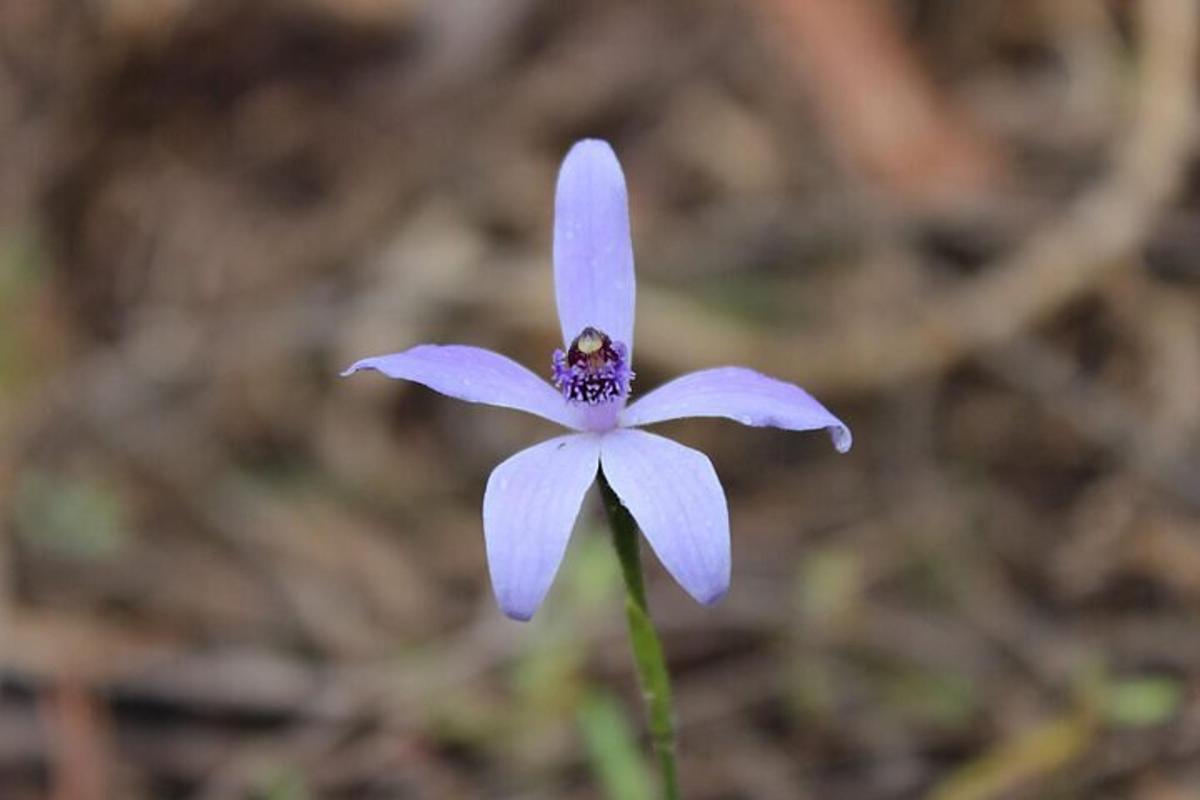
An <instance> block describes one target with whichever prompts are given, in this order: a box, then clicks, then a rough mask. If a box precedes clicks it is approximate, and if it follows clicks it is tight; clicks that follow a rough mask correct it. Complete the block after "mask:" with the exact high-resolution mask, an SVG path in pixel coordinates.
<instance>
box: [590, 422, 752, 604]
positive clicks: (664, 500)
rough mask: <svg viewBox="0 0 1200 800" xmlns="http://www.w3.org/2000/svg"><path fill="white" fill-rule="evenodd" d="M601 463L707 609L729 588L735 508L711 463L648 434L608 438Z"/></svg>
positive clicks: (663, 556) (667, 562) (667, 563)
mask: <svg viewBox="0 0 1200 800" xmlns="http://www.w3.org/2000/svg"><path fill="white" fill-rule="evenodd" d="M600 448H601V449H600V463H601V467H602V468H603V470H604V477H605V478H606V479H607V480H608V484H609V486H611V487H612V488H613V491H614V492H616V493H617V496H618V497H619V498H621V502H622V503H623V504H624V505H625V507H626V508H628V509H629V512H630V513H631V514H633V518H634V519H635V520H637V524H638V526H639V527H640V528H641V529H642V533H643V534H645V536H646V539H647V540H648V541H649V542H650V546H651V547H652V548H653V549H654V552H655V553H656V554H657V555H658V559H659V561H661V562H662V563H663V566H664V567H666V568H667V571H668V572H670V573H671V575H672V576H674V578H675V580H677V581H679V585H680V586H682V587H683V588H684V589H685V590H686V591H687V593H688V594H690V595H691V596H692V597H694V598H695V599H696V600H697V601H699V602H701V603H704V604H705V605H708V604H711V603H715V602H716V601H718V600H720V599H721V598H722V597H723V596H724V595H725V592H726V590H728V588H729V509H728V508H727V507H726V505H725V490H724V489H722V488H721V482H720V481H719V480H718V479H717V473H716V471H715V470H714V469H713V466H712V462H710V461H709V460H708V456H706V455H704V454H703V453H701V452H698V451H696V450H693V449H691V448H690V447H684V446H683V445H681V444H679V443H678V442H673V441H671V440H670V439H665V438H663V437H662V436H656V435H654V434H652V433H646V432H645V431H632V430H617V431H612V432H611V433H607V434H605V435H604V437H603V439H602V440H601V445H600Z"/></svg>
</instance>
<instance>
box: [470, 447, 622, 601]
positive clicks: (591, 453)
mask: <svg viewBox="0 0 1200 800" xmlns="http://www.w3.org/2000/svg"><path fill="white" fill-rule="evenodd" d="M599 459H600V441H599V438H598V437H596V436H592V435H586V434H585V435H571V436H559V437H557V438H554V439H551V440H549V441H546V442H542V443H541V444H537V445H534V446H533V447H530V448H528V449H525V450H522V451H521V452H519V453H517V454H516V455H514V456H512V457H511V458H509V459H508V460H507V461H505V462H504V463H502V464H501V465H500V466H498V467H496V469H494V470H493V471H492V474H491V477H489V478H488V483H487V490H486V491H485V492H484V495H483V533H484V538H485V539H486V542H487V560H488V569H489V570H490V571H491V575H492V590H493V591H494V592H495V594H496V602H497V603H498V604H499V605H500V609H501V610H502V611H503V612H504V613H505V614H507V615H508V616H510V617H512V618H513V619H518V620H527V619H529V618H530V617H532V616H533V612H534V611H537V608H538V606H539V605H541V603H542V598H544V597H545V596H546V591H547V590H548V589H549V588H550V584H551V583H552V582H553V581H554V574H555V573H556V572H557V571H558V565H559V564H560V563H561V562H562V558H563V553H564V552H565V551H566V549H567V540H568V539H570V537H571V529H572V528H573V527H574V525H575V518H576V517H577V516H579V507H580V505H581V504H582V503H583V497H584V495H585V494H586V493H587V490H588V487H590V486H591V485H592V482H593V481H595V480H596V468H597V466H598V464H599Z"/></svg>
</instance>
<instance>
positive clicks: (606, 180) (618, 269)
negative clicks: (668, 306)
mask: <svg viewBox="0 0 1200 800" xmlns="http://www.w3.org/2000/svg"><path fill="white" fill-rule="evenodd" d="M554 289H555V295H556V297H557V300H558V319H559V323H560V324H561V325H562V335H563V343H564V345H565V346H570V344H571V340H572V339H574V338H575V337H576V336H578V335H579V333H580V331H582V330H583V329H584V328H585V327H587V326H589V325H590V326H592V327H594V328H599V329H600V330H602V331H604V332H605V333H607V334H608V335H609V336H611V337H612V338H613V339H614V340H616V341H618V342H623V343H624V344H625V346H626V347H628V348H629V352H630V354H632V352H633V306H634V274H633V243H632V241H631V240H630V236H629V201H628V198H627V196H626V193H625V176H624V175H623V174H622V173H621V165H620V164H619V163H618V162H617V156H616V154H614V153H613V150H612V147H610V146H609V145H608V143H607V142H602V141H599V140H597V139H585V140H583V141H581V142H578V143H576V144H575V146H574V147H572V148H571V150H570V152H568V153H567V157H566V159H564V161H563V165H562V169H561V170H560V171H559V173H558V192H557V195H556V196H555V201H554Z"/></svg>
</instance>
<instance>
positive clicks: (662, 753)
mask: <svg viewBox="0 0 1200 800" xmlns="http://www.w3.org/2000/svg"><path fill="white" fill-rule="evenodd" d="M600 492H601V493H602V494H603V495H604V508H605V510H606V511H607V512H608V521H609V524H610V525H611V526H612V533H613V546H614V547H616V550H617V559H618V560H619V561H620V562H621V574H622V575H623V576H624V578H625V616H626V617H627V618H628V620H629V641H630V644H632V645H633V660H634V662H635V663H636V665H637V671H638V679H639V680H640V682H641V685H642V693H643V695H644V696H645V699H646V714H647V717H648V721H649V725H650V740H651V742H652V743H653V745H654V752H655V754H656V755H657V756H658V765H659V770H660V772H661V773H662V793H663V798H664V800H678V798H679V776H678V774H677V770H676V767H675V722H674V711H673V709H672V707H671V677H670V675H669V674H668V673H667V662H666V659H665V658H664V657H663V649H662V643H661V642H660V641H659V640H658V632H657V631H656V630H655V629H654V621H653V620H652V619H650V609H649V608H648V607H647V605H646V584H645V581H644V580H643V579H642V559H641V554H640V550H639V545H640V539H639V536H638V529H637V523H636V522H634V521H633V517H632V516H631V515H630V513H629V510H628V509H626V508H625V506H623V505H621V501H620V500H619V499H618V498H617V495H616V493H615V492H613V490H612V487H611V486H609V485H608V481H607V480H606V479H605V477H604V473H603V472H601V473H600Z"/></svg>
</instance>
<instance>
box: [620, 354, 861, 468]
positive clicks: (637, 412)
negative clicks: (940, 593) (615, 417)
mask: <svg viewBox="0 0 1200 800" xmlns="http://www.w3.org/2000/svg"><path fill="white" fill-rule="evenodd" d="M684 417H728V418H729V419H732V420H734V421H736V422H740V423H742V424H743V425H751V426H755V427H774V428H783V429H785V430H793V431H807V430H817V429H819V428H826V429H828V431H829V433H830V436H831V437H832V438H833V446H834V447H835V448H836V449H837V451H838V452H839V453H845V452H846V451H847V450H849V449H850V446H851V444H852V443H853V437H852V436H851V434H850V428H848V427H847V426H846V424H845V423H844V422H842V421H841V420H840V419H838V418H837V417H835V416H834V415H833V414H831V413H829V411H828V410H827V409H826V408H825V406H823V405H821V404H820V403H818V402H817V401H816V399H814V398H813V396H812V395H810V394H809V393H808V392H806V391H804V390H803V389H801V388H800V387H799V386H796V385H795V384H792V383H787V382H785V381H781V380H778V379H776V378H772V377H770V376H767V375H763V374H762V373H761V372H755V371H754V370H752V369H747V368H745V367H717V368H715V369H705V370H700V371H699V372H691V373H689V374H687V375H683V376H681V377H679V378H676V379H675V380H673V381H671V382H669V383H666V384H663V385H662V386H660V387H659V388H657V389H655V390H654V391H652V392H650V393H648V394H646V395H645V396H643V397H641V398H639V399H637V400H636V401H634V402H633V403H631V404H630V405H629V406H628V407H627V408H625V409H624V410H623V411H622V412H621V424H622V425H624V426H626V427H631V426H637V425H650V424H652V423H655V422H663V421H665V420H669V419H681V418H684Z"/></svg>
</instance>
